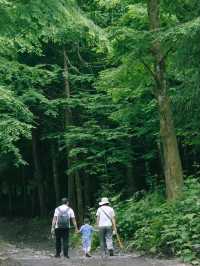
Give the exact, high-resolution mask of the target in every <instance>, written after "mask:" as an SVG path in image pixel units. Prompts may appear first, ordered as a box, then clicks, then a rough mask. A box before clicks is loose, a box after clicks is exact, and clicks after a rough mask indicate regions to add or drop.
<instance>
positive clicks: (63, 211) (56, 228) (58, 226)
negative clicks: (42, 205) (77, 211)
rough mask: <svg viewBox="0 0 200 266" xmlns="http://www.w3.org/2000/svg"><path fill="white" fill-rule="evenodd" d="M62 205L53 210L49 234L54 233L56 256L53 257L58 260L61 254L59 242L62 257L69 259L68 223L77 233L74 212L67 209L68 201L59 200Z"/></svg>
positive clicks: (65, 199) (64, 199)
mask: <svg viewBox="0 0 200 266" xmlns="http://www.w3.org/2000/svg"><path fill="white" fill-rule="evenodd" d="M61 202H62V204H61V205H60V206H58V207H57V208H56V209H55V212H54V217H53V220H52V227H51V233H54V232H55V238H56V254H55V257H56V258H59V257H60V253H61V240H62V244H63V245H62V248H63V255H64V257H66V258H69V255H68V248H69V229H70V221H72V222H73V225H74V227H75V230H76V232H78V228H77V223H76V219H75V215H74V211H73V210H72V209H71V208H70V207H69V201H68V199H67V198H63V199H62V200H61Z"/></svg>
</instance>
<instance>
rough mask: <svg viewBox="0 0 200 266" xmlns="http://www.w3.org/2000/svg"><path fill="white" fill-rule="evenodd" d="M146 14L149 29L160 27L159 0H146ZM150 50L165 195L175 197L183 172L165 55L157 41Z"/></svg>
mask: <svg viewBox="0 0 200 266" xmlns="http://www.w3.org/2000/svg"><path fill="white" fill-rule="evenodd" d="M148 16H149V24H150V30H151V31H157V30H159V28H160V1H159V0H148ZM152 52H153V56H154V59H155V73H154V74H155V75H154V78H155V83H156V86H155V91H154V93H155V95H156V98H157V101H158V109H159V115H160V136H161V141H162V145H163V153H164V154H163V155H164V156H163V157H164V174H165V182H166V191H167V197H168V199H169V200H173V199H176V198H177V197H178V196H179V195H180V194H181V192H182V186H183V172H182V165H181V160H180V154H179V150H178V144H177V138H176V133H175V128H174V122H173V115H172V110H171V106H170V99H169V97H168V95H167V84H166V77H165V74H166V69H165V55H164V53H163V51H162V48H161V44H160V42H159V41H157V40H156V41H154V43H153V45H152Z"/></svg>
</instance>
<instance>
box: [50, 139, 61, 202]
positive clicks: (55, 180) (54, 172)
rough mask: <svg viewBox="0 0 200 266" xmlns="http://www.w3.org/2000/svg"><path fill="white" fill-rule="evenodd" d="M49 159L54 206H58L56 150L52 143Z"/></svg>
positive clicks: (58, 188) (58, 189)
mask: <svg viewBox="0 0 200 266" xmlns="http://www.w3.org/2000/svg"><path fill="white" fill-rule="evenodd" d="M51 159H52V170H53V182H54V190H55V196H56V204H57V205H58V204H59V202H60V186H59V180H58V169H57V160H56V149H55V144H54V143H52V144H51Z"/></svg>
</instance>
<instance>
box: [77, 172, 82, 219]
mask: <svg viewBox="0 0 200 266" xmlns="http://www.w3.org/2000/svg"><path fill="white" fill-rule="evenodd" d="M75 182H76V183H75V184H76V197H77V208H78V221H79V223H80V224H82V222H83V216H84V213H83V212H84V209H83V195H82V184H81V178H80V175H79V174H78V172H76V173H75Z"/></svg>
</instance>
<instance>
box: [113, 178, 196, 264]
mask: <svg viewBox="0 0 200 266" xmlns="http://www.w3.org/2000/svg"><path fill="white" fill-rule="evenodd" d="M115 208H116V210H117V220H118V226H119V231H120V234H121V235H122V236H123V238H124V240H125V241H127V243H128V247H130V248H136V249H138V250H142V251H145V252H147V253H152V254H155V253H160V254H165V255H171V256H179V257H181V258H182V259H183V260H184V261H185V262H192V263H193V264H199V262H198V260H199V258H198V257H199V256H198V248H199V241H200V218H199V217H200V183H199V182H198V180H197V179H195V178H191V177H190V178H187V180H186V181H185V186H184V193H183V196H182V198H181V199H179V200H177V201H175V202H166V200H165V197H164V194H163V193H162V192H154V193H151V194H150V193H149V194H146V195H145V196H144V197H143V198H142V199H141V200H139V201H138V200H136V199H135V198H132V199H130V200H128V201H126V202H123V203H117V204H115Z"/></svg>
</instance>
